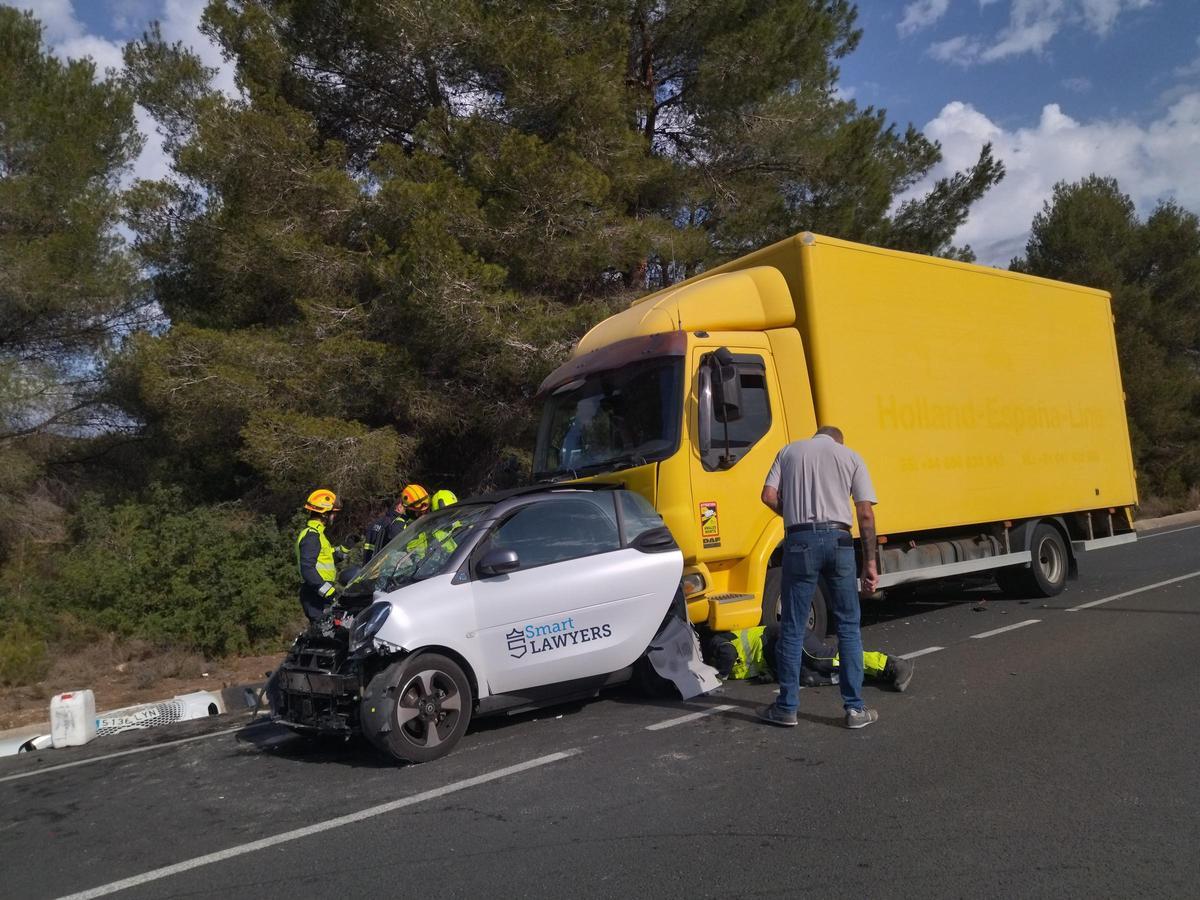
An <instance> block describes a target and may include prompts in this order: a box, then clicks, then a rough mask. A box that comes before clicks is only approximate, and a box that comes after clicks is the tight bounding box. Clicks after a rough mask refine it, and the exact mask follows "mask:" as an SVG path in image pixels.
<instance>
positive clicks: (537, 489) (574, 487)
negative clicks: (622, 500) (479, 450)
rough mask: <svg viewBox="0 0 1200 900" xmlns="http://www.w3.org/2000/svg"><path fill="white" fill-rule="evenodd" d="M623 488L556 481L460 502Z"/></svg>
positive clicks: (616, 484)
mask: <svg viewBox="0 0 1200 900" xmlns="http://www.w3.org/2000/svg"><path fill="white" fill-rule="evenodd" d="M623 487H625V482H623V481H613V482H609V481H587V482H583V483H582V484H581V483H578V482H573V481H556V482H547V483H545V484H527V485H525V486H523V487H515V488H508V489H507V490H503V491H492V492H491V493H487V494H476V495H475V496H474V497H467V498H466V499H465V500H460V501H459V503H500V502H501V501H503V500H511V499H512V498H514V497H523V496H526V495H528V494H549V493H552V492H553V491H615V490H619V489H621V488H623Z"/></svg>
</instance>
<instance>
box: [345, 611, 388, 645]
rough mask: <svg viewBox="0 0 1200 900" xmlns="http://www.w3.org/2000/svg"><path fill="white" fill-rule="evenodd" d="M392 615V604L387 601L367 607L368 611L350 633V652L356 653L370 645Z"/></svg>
mask: <svg viewBox="0 0 1200 900" xmlns="http://www.w3.org/2000/svg"><path fill="white" fill-rule="evenodd" d="M391 614H392V604H390V603H388V602H387V601H386V600H380V601H378V602H376V603H372V604H371V605H370V606H369V607H367V611H366V612H365V613H363V615H362V616H360V617H359V618H358V620H357V621H356V622H355V623H354V629H353V630H352V631H351V632H350V652H351V653H354V652H355V651H356V650H359V649H361V648H362V647H364V646H366V645H367V644H369V643H370V642H371V639H372V638H374V637H375V635H376V634H378V633H379V629H380V628H382V627H383V623H384V622H386V621H387V619H388V616H390V615H391Z"/></svg>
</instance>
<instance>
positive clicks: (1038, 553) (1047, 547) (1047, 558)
mask: <svg viewBox="0 0 1200 900" xmlns="http://www.w3.org/2000/svg"><path fill="white" fill-rule="evenodd" d="M1029 552H1030V555H1031V556H1032V560H1031V562H1030V565H1029V568H1024V567H1020V566H1013V567H1011V568H1007V569H1000V570H999V571H998V572H996V584H998V585H999V586H1000V590H1002V591H1004V593H1006V594H1008V595H1010V596H1013V597H1020V598H1024V597H1042V598H1045V597H1055V596H1057V595H1058V594H1061V593H1062V592H1063V588H1065V587H1066V586H1067V571H1068V569H1069V568H1070V557H1069V556H1068V555H1067V543H1066V541H1064V540H1063V536H1062V534H1061V533H1060V532H1059V530H1058V529H1057V528H1055V527H1054V526H1053V525H1050V524H1049V523H1047V522H1040V523H1039V524H1038V526H1037V527H1036V528H1035V529H1034V530H1033V539H1032V540H1031V541H1030V542H1029Z"/></svg>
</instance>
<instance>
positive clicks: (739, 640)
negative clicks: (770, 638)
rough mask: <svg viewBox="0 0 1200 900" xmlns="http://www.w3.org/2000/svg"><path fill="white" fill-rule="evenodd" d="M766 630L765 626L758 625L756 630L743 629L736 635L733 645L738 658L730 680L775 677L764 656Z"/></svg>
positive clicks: (730, 674)
mask: <svg viewBox="0 0 1200 900" xmlns="http://www.w3.org/2000/svg"><path fill="white" fill-rule="evenodd" d="M766 630H767V628H766V626H765V625H758V626H756V627H754V628H743V629H742V630H741V631H739V632H737V633H735V634H734V636H733V641H732V643H733V647H734V649H735V650H737V655H738V658H737V662H735V663H734V664H733V669H732V670H731V671H730V673H729V677H730V678H734V679H738V680H741V679H743V678H758V677H760V676H761V677H765V678H771V677H773V676H772V674H771V668H770V666H768V665H767V661H766V658H765V657H764V655H763V632H765V631H766Z"/></svg>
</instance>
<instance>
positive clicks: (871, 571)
mask: <svg viewBox="0 0 1200 900" xmlns="http://www.w3.org/2000/svg"><path fill="white" fill-rule="evenodd" d="M854 512H855V515H856V516H857V517H858V537H859V540H860V541H861V543H862V559H863V564H862V574H861V575H860V576H859V577H860V579H861V580H862V590H863V593H864V594H873V593H875V588H876V587H877V586H878V585H879V566H878V564H877V563H876V561H875V554H876V551H877V548H878V541H877V540H876V537H875V507H874V504H871V503H865V502H864V503H855V504H854Z"/></svg>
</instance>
